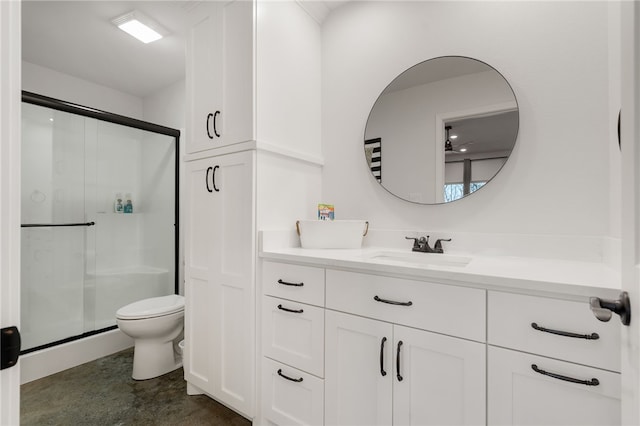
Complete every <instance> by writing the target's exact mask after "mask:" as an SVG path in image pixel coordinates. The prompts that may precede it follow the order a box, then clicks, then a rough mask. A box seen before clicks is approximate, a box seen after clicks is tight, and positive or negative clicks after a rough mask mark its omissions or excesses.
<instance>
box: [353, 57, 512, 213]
mask: <svg viewBox="0 0 640 426" xmlns="http://www.w3.org/2000/svg"><path fill="white" fill-rule="evenodd" d="M518 123H519V115H518V103H517V101H516V97H515V95H514V93H513V90H512V89H511V86H510V85H509V83H508V82H507V81H506V80H505V79H504V77H503V76H502V75H501V74H500V73H499V72H498V71H496V70H495V69H494V68H492V67H491V66H489V65H487V64H485V63H484V62H481V61H478V60H476V59H471V58H467V57H462V56H443V57H439V58H434V59H430V60H428V61H424V62H421V63H419V64H417V65H415V66H413V67H411V68H409V69H408V70H406V71H405V72H403V73H402V74H400V75H399V76H398V77H396V78H395V79H394V80H393V81H392V82H391V83H390V84H389V85H388V86H387V87H386V89H384V91H383V92H382V93H381V94H380V96H379V97H378V99H377V100H376V102H375V104H374V105H373V108H372V109H371V112H370V113H369V118H368V120H367V125H366V128H365V141H364V153H365V158H366V161H367V164H368V166H369V169H370V170H371V173H372V174H373V176H374V177H375V179H376V180H377V181H378V182H379V183H380V184H381V185H382V186H383V187H384V188H385V189H386V190H387V191H389V192H390V193H392V194H393V195H395V196H397V197H399V198H402V199H403V200H407V201H411V202H413V203H419V204H439V203H447V202H450V201H455V200H458V199H460V198H462V197H465V196H467V195H469V194H471V193H473V192H475V191H477V190H478V189H480V188H482V187H483V186H484V185H485V184H486V183H487V182H489V181H490V180H491V179H492V178H493V177H494V176H495V175H496V174H497V173H498V172H499V171H500V169H501V168H502V166H503V165H504V163H505V162H506V161H507V159H508V158H509V155H510V154H511V151H512V149H513V146H514V145H515V142H516V137H517V135H518Z"/></svg>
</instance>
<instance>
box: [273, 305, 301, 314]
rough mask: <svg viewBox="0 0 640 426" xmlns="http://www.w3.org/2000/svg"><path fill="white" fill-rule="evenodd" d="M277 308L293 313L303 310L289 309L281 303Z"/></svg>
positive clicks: (299, 312)
mask: <svg viewBox="0 0 640 426" xmlns="http://www.w3.org/2000/svg"><path fill="white" fill-rule="evenodd" d="M278 309H280V310H281V311H285V312H292V313H294V314H301V313H303V312H304V309H298V310H296V309H289V308H285V307H283V306H282V305H278Z"/></svg>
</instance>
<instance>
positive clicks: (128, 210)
mask: <svg viewBox="0 0 640 426" xmlns="http://www.w3.org/2000/svg"><path fill="white" fill-rule="evenodd" d="M125 199H126V201H125V203H124V212H125V213H133V203H131V194H127V195H126V197H125Z"/></svg>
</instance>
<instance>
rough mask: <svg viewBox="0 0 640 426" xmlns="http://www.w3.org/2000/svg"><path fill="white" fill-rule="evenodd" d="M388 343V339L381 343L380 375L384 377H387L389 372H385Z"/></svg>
mask: <svg viewBox="0 0 640 426" xmlns="http://www.w3.org/2000/svg"><path fill="white" fill-rule="evenodd" d="M386 341H387V338H386V337H383V338H382V341H381V342H380V374H381V375H382V376H383V377H384V376H386V375H387V372H386V371H384V342H386Z"/></svg>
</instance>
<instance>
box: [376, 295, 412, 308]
mask: <svg viewBox="0 0 640 426" xmlns="http://www.w3.org/2000/svg"><path fill="white" fill-rule="evenodd" d="M373 300H375V301H376V302H382V303H388V304H390V305H399V306H411V305H413V302H411V301H408V302H396V301H395V300H387V299H380V298H379V297H378V296H373Z"/></svg>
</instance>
